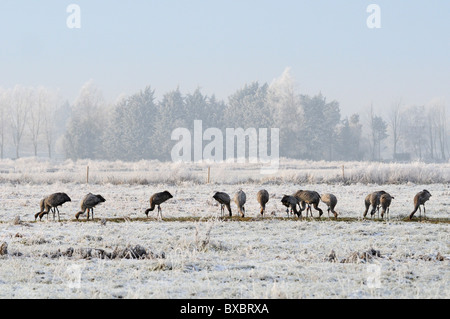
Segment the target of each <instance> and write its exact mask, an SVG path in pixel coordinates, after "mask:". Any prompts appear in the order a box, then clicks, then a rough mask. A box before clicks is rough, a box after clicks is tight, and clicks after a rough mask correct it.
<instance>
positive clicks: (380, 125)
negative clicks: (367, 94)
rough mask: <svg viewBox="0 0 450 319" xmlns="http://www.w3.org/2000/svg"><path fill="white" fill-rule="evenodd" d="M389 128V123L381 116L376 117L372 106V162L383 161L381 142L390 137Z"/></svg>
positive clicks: (370, 117) (370, 119)
mask: <svg viewBox="0 0 450 319" xmlns="http://www.w3.org/2000/svg"><path fill="white" fill-rule="evenodd" d="M387 127H388V126H387V123H386V122H385V121H384V120H383V118H382V117H381V116H378V115H375V113H374V110H373V106H371V107H370V111H369V129H370V133H369V134H370V138H369V140H370V144H371V159H372V160H381V142H382V141H383V140H385V139H386V138H387V137H388V135H387Z"/></svg>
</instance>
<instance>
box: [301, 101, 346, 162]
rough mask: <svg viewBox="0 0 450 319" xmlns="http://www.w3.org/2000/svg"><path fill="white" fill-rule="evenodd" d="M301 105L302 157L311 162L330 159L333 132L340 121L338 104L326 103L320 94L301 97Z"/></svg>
mask: <svg viewBox="0 0 450 319" xmlns="http://www.w3.org/2000/svg"><path fill="white" fill-rule="evenodd" d="M301 103H302V104H301V105H302V109H303V114H304V116H303V121H302V122H301V129H302V143H303V144H304V146H305V148H304V153H303V156H304V157H305V158H307V159H312V160H320V159H325V158H326V159H331V158H332V147H333V144H334V143H335V136H336V134H335V130H336V126H337V125H338V124H339V121H340V110H339V103H337V102H336V101H332V102H329V103H327V101H326V98H325V97H324V96H323V95H322V94H321V93H319V94H318V95H316V96H313V97H310V96H307V95H302V97H301Z"/></svg>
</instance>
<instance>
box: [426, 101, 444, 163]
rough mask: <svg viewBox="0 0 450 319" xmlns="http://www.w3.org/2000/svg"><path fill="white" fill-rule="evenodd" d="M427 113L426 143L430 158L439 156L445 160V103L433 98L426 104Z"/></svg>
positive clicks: (433, 158)
mask: <svg viewBox="0 0 450 319" xmlns="http://www.w3.org/2000/svg"><path fill="white" fill-rule="evenodd" d="M427 113H428V143H429V147H430V156H431V159H432V160H435V159H437V158H440V159H441V160H443V161H446V160H447V154H446V153H447V149H448V145H447V135H448V132H447V116H446V110H445V103H444V102H443V101H441V100H439V99H434V100H432V101H431V102H430V103H428V106H427Z"/></svg>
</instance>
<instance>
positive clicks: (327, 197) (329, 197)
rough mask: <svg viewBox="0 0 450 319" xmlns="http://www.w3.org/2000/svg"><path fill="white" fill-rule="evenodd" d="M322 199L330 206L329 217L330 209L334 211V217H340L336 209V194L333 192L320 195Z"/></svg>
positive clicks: (328, 209)
mask: <svg viewBox="0 0 450 319" xmlns="http://www.w3.org/2000/svg"><path fill="white" fill-rule="evenodd" d="M320 199H321V200H322V202H324V203H325V205H327V206H328V208H327V211H328V217H330V211H331V212H332V213H333V215H334V218H336V219H337V217H338V213H337V211H335V210H334V208H335V207H336V204H337V198H336V196H335V195H333V194H329V193H327V194H322V195H321V196H320Z"/></svg>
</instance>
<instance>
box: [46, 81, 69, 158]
mask: <svg viewBox="0 0 450 319" xmlns="http://www.w3.org/2000/svg"><path fill="white" fill-rule="evenodd" d="M58 101H59V99H58V96H57V94H56V92H54V91H52V90H50V89H46V91H45V104H44V105H43V118H42V121H43V123H42V126H43V127H42V129H43V134H44V139H45V144H46V146H47V154H48V157H49V158H51V157H52V152H53V145H54V141H55V135H56V134H57V133H58V132H61V131H63V130H65V123H66V121H67V119H65V118H64V117H61V115H62V114H60V118H58V117H57V113H58V112H59V111H61V110H62V108H63V107H61V108H59V109H58V108H57V105H58Z"/></svg>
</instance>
